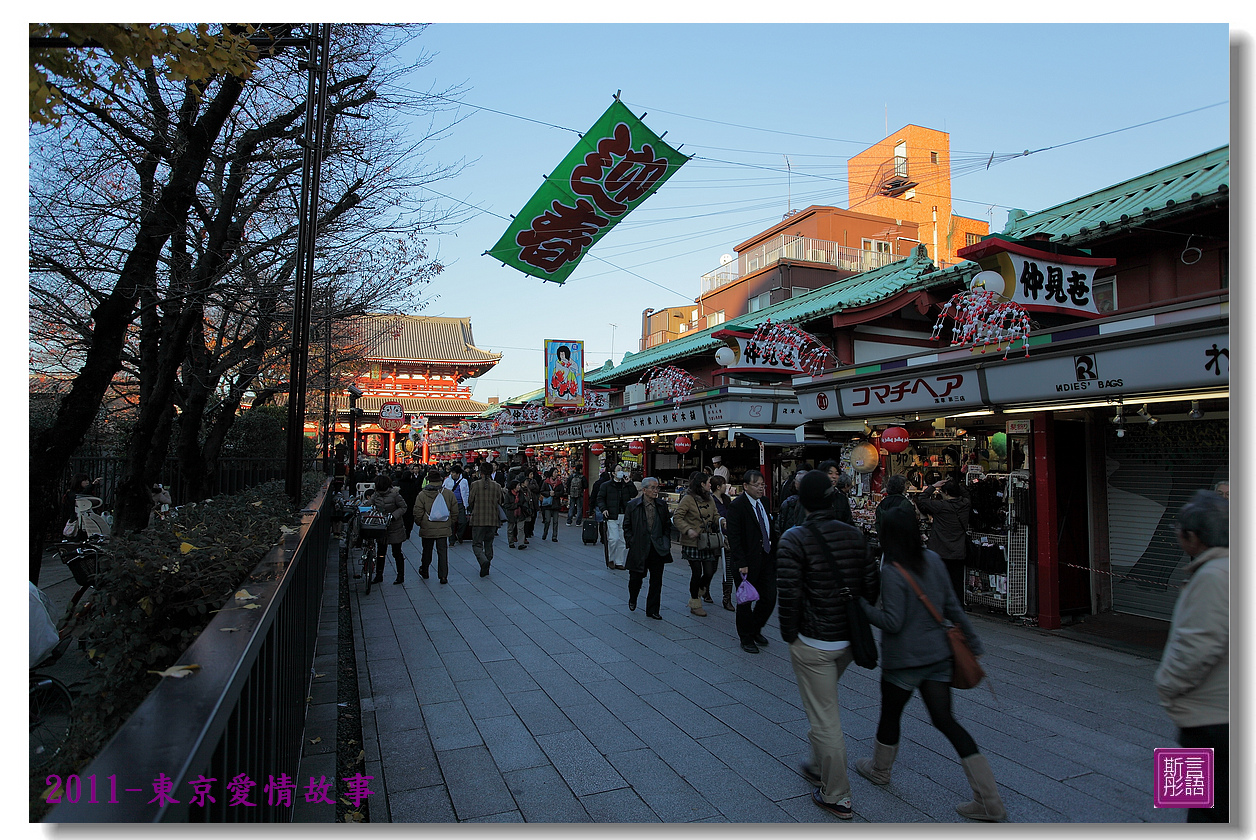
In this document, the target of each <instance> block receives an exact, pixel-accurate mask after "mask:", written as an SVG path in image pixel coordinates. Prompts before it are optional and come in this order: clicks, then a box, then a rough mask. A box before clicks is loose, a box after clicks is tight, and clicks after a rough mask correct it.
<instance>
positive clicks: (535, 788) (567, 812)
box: [502, 765, 589, 823]
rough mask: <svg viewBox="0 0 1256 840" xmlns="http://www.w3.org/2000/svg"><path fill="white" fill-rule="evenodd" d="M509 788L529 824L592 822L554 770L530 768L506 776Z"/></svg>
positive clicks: (549, 767) (544, 767) (545, 767)
mask: <svg viewBox="0 0 1256 840" xmlns="http://www.w3.org/2000/svg"><path fill="white" fill-rule="evenodd" d="M502 777H503V778H504V779H505V780H506V786H507V787H508V788H510V793H511V794H512V795H513V796H514V798H515V802H516V803H517V804H518V806H519V813H521V814H523V818H524V819H525V820H526V821H527V822H540V823H574V822H588V821H589V814H588V812H587V811H585V809H584V806H583V805H582V804H581V803H580V800H579V799H577V798H576V797H575V796H574V795H573V794H572V792H571V789H570V788H568V787H567V785H566V784H565V783H564V782H563V779H562V777H561V776H559V775H558V771H556V770H555V769H554V768H553V767H551V766H549V765H544V766H541V767H529V768H527V769H526V770H512V771H511V772H509V773H503V774H502Z"/></svg>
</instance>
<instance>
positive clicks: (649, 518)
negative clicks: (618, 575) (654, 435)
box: [624, 476, 672, 620]
mask: <svg viewBox="0 0 1256 840" xmlns="http://www.w3.org/2000/svg"><path fill="white" fill-rule="evenodd" d="M624 542H625V543H626V544H627V546H628V563H627V565H628V609H630V610H635V609H636V608H637V596H638V595H640V594H641V583H642V581H644V580H645V576H646V574H647V573H648V574H649V575H650V588H649V590H648V591H647V592H646V595H645V614H646V615H647V616H648V617H649V618H656V619H660V620H661V619H662V618H663V616H662V615H660V614H659V607H660V603H661V600H662V591H663V565H664V564H666V563H670V562H672V515H671V513H669V512H668V510H667V502H665V501H663V500H662V499H660V498H659V480H658V479H657V478H654V477H652V476H650V477H646V478H643V479H641V495H640V496H638V497H636V498H635V499H633V500H632V501H630V502H628V504H627V506H626V507H625V512H624Z"/></svg>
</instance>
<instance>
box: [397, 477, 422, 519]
mask: <svg viewBox="0 0 1256 840" xmlns="http://www.w3.org/2000/svg"><path fill="white" fill-rule="evenodd" d="M396 487H397V491H398V492H399V493H401V498H403V499H405V500H406V504H407V505H409V506H410V513H409V514H408V515H411V516H412V515H413V514H414V500H415V499H417V498H418V497H419V493H420V492H421V491H422V490H423V478H422V477H421V476H417V475H415V474H414V473H412V472H410V471H409V470H406V471H405V472H404V473H402V475H401V480H400V481H398V482H397V484H396Z"/></svg>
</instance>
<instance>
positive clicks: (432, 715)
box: [423, 700, 483, 752]
mask: <svg viewBox="0 0 1256 840" xmlns="http://www.w3.org/2000/svg"><path fill="white" fill-rule="evenodd" d="M423 721H424V724H425V725H426V726H427V732H428V735H429V736H430V737H431V739H432V748H433V749H434V750H436V751H437V752H444V751H446V750H456V749H461V748H462V747H473V746H475V745H477V744H481V743H483V740H482V739H481V738H480V730H479V729H477V728H476V726H475V722H474V721H473V720H472V719H471V715H469V714H468V713H467V707H466V706H465V705H463V703H462V701H461V700H455V701H453V702H450V703H432V704H428V705H424V706H423Z"/></svg>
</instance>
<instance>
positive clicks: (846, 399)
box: [798, 331, 1230, 420]
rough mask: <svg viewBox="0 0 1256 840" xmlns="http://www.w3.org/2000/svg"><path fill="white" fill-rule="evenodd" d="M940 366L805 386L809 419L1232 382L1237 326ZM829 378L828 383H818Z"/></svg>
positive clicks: (947, 410)
mask: <svg viewBox="0 0 1256 840" xmlns="http://www.w3.org/2000/svg"><path fill="white" fill-rule="evenodd" d="M1049 352H1050V351H1049V350H1046V349H1045V348H1044V350H1043V351H1042V353H1043V354H1042V355H1034V356H1031V357H1028V358H1022V359H1009V360H1008V361H1006V362H1004V361H997V362H993V363H989V364H984V365H982V366H980V367H978V366H972V367H963V368H956V369H951V370H947V371H945V372H939V373H926V372H919V373H910V372H908V371H910V370H911V369H910V368H900V369H898V370H899V371H900V372H897V373H896V374H895V375H893V376H892V377H883V378H879V379H873V380H870V381H864V382H858V383H852V384H849V385H842V386H840V387H837V386H834V385H833V384H831V383H828V384H827V387H824V385H821V387H820V388H818V389H815V390H813V389H812V388H810V387H808V386H805V385H804V386H801V387H800V388H799V389H798V390H799V400H798V401H799V405H800V407H801V411H802V413H803V414H805V415H806V417H807V419H811V420H820V419H827V418H836V417H850V418H857V417H874V416H891V417H892V416H896V415H901V414H906V413H916V412H921V413H924V412H928V413H930V414H931V415H933V416H937V415H939V414H952V413H962V412H965V411H969V410H978V409H981V408H983V407H987V406H1002V405H1018V404H1026V403H1038V402H1040V403H1044V404H1049V403H1051V402H1065V401H1076V400H1077V398H1078V397H1081V396H1085V397H1094V398H1099V399H1102V398H1103V397H1105V396H1113V397H1116V396H1120V395H1122V394H1136V393H1153V392H1158V391H1175V390H1176V391H1180V390H1184V389H1187V388H1217V387H1228V386H1229V382H1230V350H1229V333H1228V332H1226V331H1218V332H1212V333H1206V334H1203V335H1197V336H1192V337H1188V338H1179V339H1169V340H1162V341H1158V342H1155V343H1151V344H1147V343H1144V344H1134V345H1126V346H1118V347H1110V348H1107V349H1103V348H1100V349H1096V350H1088V349H1085V348H1077V349H1070V350H1069V351H1066V352H1057V353H1056V354H1054V355H1046V353H1049ZM817 384H821V383H817Z"/></svg>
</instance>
